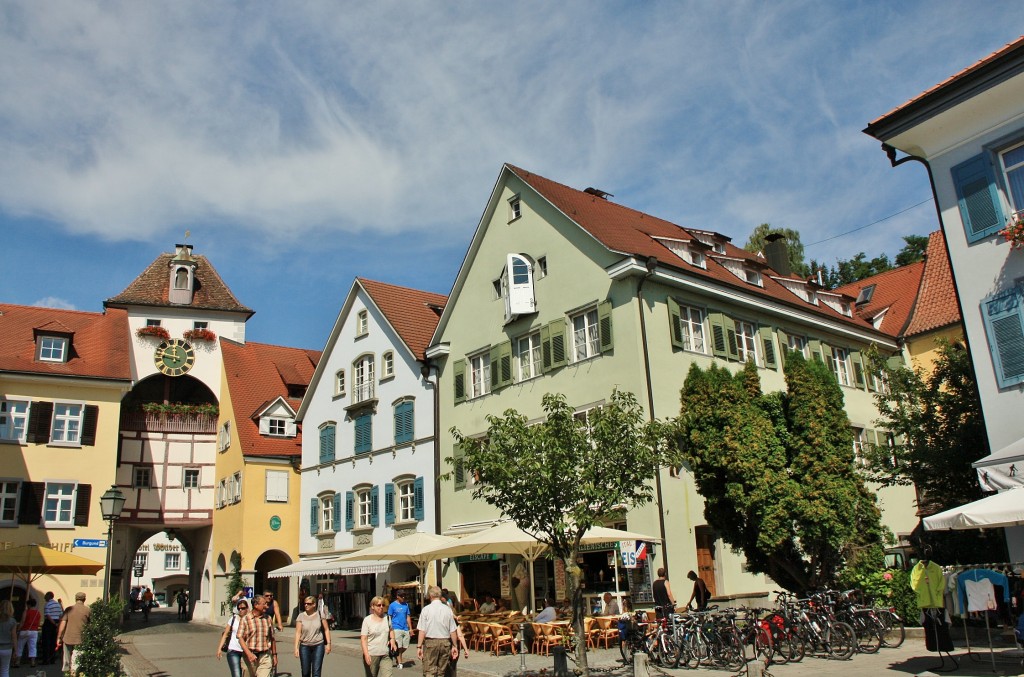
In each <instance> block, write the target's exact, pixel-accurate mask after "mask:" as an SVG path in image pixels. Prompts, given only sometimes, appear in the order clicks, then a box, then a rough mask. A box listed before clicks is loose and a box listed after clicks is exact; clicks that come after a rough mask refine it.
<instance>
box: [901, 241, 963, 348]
mask: <svg viewBox="0 0 1024 677" xmlns="http://www.w3.org/2000/svg"><path fill="white" fill-rule="evenodd" d="M961 320H962V318H961V317H960V307H959V305H958V304H957V302H956V288H955V287H954V286H953V272H952V271H951V270H950V269H949V257H948V256H947V254H946V238H945V237H944V236H943V235H942V231H940V230H937V231H935V232H934V233H932V234H931V235H929V236H928V249H927V250H926V252H925V259H924V278H923V279H922V280H921V291H920V293H919V294H918V296H917V304H916V305H915V307H914V315H913V317H912V318H911V319H910V324H909V325H908V326H907V331H906V332H905V335H906V336H914V335H916V334H923V333H924V332H928V331H932V330H934V329H941V328H943V327H948V326H950V325H954V324H959V323H960V322H961Z"/></svg>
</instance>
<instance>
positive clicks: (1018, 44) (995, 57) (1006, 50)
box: [864, 35, 1024, 138]
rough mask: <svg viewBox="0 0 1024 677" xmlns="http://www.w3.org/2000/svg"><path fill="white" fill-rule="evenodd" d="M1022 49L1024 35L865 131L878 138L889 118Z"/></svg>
mask: <svg viewBox="0 0 1024 677" xmlns="http://www.w3.org/2000/svg"><path fill="white" fill-rule="evenodd" d="M1021 48H1024V35H1022V36H1021V37H1019V38H1017V39H1016V40H1014V41H1013V42H1008V43H1007V44H1006V45H1004V46H1003V47H1001V48H999V49H997V50H996V51H994V52H992V53H991V54H989V55H988V56H986V57H984V58H983V59H980V60H979V61H977V62H976V63H974V64H972V65H970V66H968V67H967V68H965V69H963V70H962V71H960V72H959V73H956V74H955V75H951V76H950V77H948V78H946V79H945V80H943V81H942V82H940V83H939V84H937V85H935V86H934V87H930V88H928V89H926V90H925V91H923V92H921V93H920V94H918V95H917V96H915V97H914V98H912V99H910V100H909V101H907V102H906V103H902V104H900V105H899V106H896V108H893V109H892V110H891V111H889V112H888V113H886V114H885V115H880V116H879V117H878V118H876V119H874V120H872V121H871V122H870V123H868V126H867V129H865V130H864V131H865V132H866V133H867V134H870V135H871V136H876V138H877V135H876V134H875V127H877V126H879V125H880V124H882V123H883V122H885V121H886V120H887V119H888V118H890V117H894V116H899V115H902V114H904V113H908V112H909V111H908V110H907V109H910V108H915V107H917V106H919V105H922V104H926V103H927V101H926V100H927V99H930V98H931V97H932V96H937V95H939V94H940V92H941V91H942V90H944V89H947V88H949V87H951V86H952V85H954V84H956V83H958V82H960V81H961V80H965V79H966V78H968V77H969V76H971V75H973V74H975V73H977V72H978V71H979V70H981V69H983V68H985V67H986V66H989V65H991V64H993V63H995V62H997V61H999V60H1001V59H1003V58H1004V57H1007V56H1009V55H1010V54H1012V53H1013V52H1015V51H1016V50H1018V49H1021Z"/></svg>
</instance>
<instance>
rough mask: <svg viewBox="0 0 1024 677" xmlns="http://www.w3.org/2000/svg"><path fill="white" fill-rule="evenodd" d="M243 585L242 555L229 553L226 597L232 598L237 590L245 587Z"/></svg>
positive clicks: (244, 583)
mask: <svg viewBox="0 0 1024 677" xmlns="http://www.w3.org/2000/svg"><path fill="white" fill-rule="evenodd" d="M245 585H246V582H245V579H244V578H243V577H242V556H241V555H239V554H238V553H237V552H236V553H233V554H232V555H231V575H230V576H229V577H228V599H232V598H234V596H235V595H237V594H238V592H239V591H241V590H243V589H244V588H245ZM229 613H230V612H229Z"/></svg>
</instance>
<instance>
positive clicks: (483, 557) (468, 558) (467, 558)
mask: <svg viewBox="0 0 1024 677" xmlns="http://www.w3.org/2000/svg"><path fill="white" fill-rule="evenodd" d="M496 559H501V556H500V555H498V554H495V553H493V552H491V553H481V554H477V555H462V556H460V557H456V558H455V563H456V564H462V563H463V562H489V561H491V560H496Z"/></svg>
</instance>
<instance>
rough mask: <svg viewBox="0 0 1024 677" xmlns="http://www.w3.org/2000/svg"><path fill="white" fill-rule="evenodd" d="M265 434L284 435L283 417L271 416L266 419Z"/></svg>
mask: <svg viewBox="0 0 1024 677" xmlns="http://www.w3.org/2000/svg"><path fill="white" fill-rule="evenodd" d="M267 434H268V435H277V436H284V434H285V421H284V419H283V418H271V419H268V420H267Z"/></svg>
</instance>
